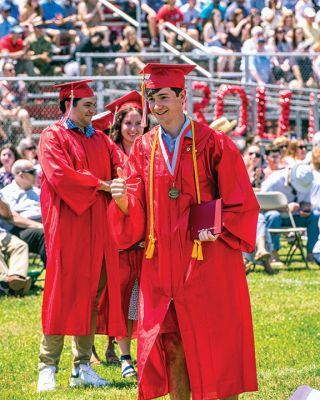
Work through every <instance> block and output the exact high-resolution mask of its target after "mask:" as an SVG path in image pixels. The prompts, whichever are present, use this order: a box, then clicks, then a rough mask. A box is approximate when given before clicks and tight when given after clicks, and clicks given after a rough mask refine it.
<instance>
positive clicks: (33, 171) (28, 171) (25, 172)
mask: <svg viewBox="0 0 320 400" xmlns="http://www.w3.org/2000/svg"><path fill="white" fill-rule="evenodd" d="M21 172H23V173H24V174H31V175H35V174H36V172H37V171H36V170H35V169H34V168H31V169H24V170H23V171H21Z"/></svg>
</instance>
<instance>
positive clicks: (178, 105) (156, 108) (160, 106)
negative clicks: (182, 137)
mask: <svg viewBox="0 0 320 400" xmlns="http://www.w3.org/2000/svg"><path fill="white" fill-rule="evenodd" d="M185 99H186V91H185V90H182V91H181V92H180V93H179V95H178V96H177V95H176V93H175V92H174V91H173V90H171V89H170V88H163V89H160V90H159V91H158V92H156V93H154V94H151V95H148V103H149V107H150V110H151V112H152V114H153V115H154V116H155V117H156V118H157V120H158V122H159V124H160V125H162V126H163V127H165V126H166V125H170V123H172V121H174V120H175V119H177V117H180V118H181V116H182V115H183V105H184V102H185Z"/></svg>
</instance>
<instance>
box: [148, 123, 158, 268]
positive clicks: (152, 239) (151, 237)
mask: <svg viewBox="0 0 320 400" xmlns="http://www.w3.org/2000/svg"><path fill="white" fill-rule="evenodd" d="M159 129H160V128H159ZM158 137H159V131H157V132H156V134H155V137H154V140H153V144H152V150H151V159H150V176H149V182H150V184H149V204H150V218H149V220H150V227H149V243H148V247H147V250H146V253H145V255H146V258H147V259H148V260H150V259H151V258H152V257H153V253H154V249H155V243H156V239H155V237H154V205H153V201H154V199H153V170H154V156H155V152H156V147H157V141H158Z"/></svg>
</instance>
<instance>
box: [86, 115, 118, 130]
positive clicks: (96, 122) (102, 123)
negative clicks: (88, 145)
mask: <svg viewBox="0 0 320 400" xmlns="http://www.w3.org/2000/svg"><path fill="white" fill-rule="evenodd" d="M112 121H113V114H112V112H110V111H105V112H102V113H100V114H97V115H95V116H94V117H93V118H92V120H91V123H92V126H93V127H94V129H98V130H100V131H105V130H107V129H110V126H111V125H112Z"/></svg>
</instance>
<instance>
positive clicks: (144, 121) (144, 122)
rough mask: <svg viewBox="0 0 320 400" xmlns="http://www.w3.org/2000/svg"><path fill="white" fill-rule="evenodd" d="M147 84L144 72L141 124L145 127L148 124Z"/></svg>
mask: <svg viewBox="0 0 320 400" xmlns="http://www.w3.org/2000/svg"><path fill="white" fill-rule="evenodd" d="M145 89H146V85H145V82H144V72H143V74H142V83H141V96H142V119H141V126H142V127H143V128H145V127H146V126H147V99H146V93H145Z"/></svg>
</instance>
